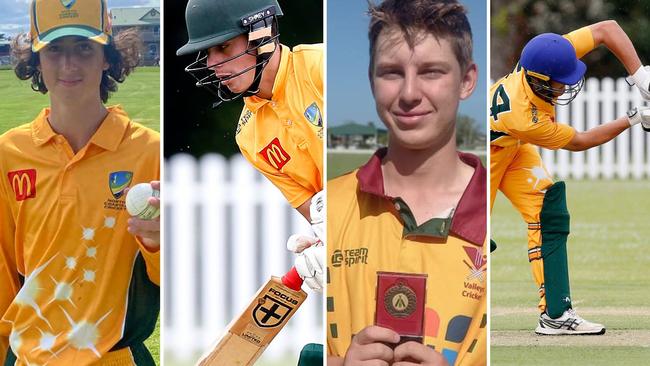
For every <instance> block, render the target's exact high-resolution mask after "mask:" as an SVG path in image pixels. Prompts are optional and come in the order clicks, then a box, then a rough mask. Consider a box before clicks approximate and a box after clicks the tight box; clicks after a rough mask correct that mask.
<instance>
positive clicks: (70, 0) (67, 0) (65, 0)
mask: <svg viewBox="0 0 650 366" xmlns="http://www.w3.org/2000/svg"><path fill="white" fill-rule="evenodd" d="M76 2H77V0H61V5H63V6H65V7H66V9H70V8H71V7H72V5H74V3H76Z"/></svg>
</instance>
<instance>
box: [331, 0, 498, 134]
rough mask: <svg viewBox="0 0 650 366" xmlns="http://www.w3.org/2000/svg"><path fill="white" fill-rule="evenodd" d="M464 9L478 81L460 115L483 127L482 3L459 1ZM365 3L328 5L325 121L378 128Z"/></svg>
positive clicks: (352, 1) (337, 0) (484, 43)
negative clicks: (468, 117)
mask: <svg viewBox="0 0 650 366" xmlns="http://www.w3.org/2000/svg"><path fill="white" fill-rule="evenodd" d="M461 2H462V3H463V4H464V5H465V6H466V7H467V9H468V18H469V21H470V24H471V26H472V33H473V36H474V56H473V57H474V62H476V64H477V65H478V69H479V81H478V85H477V87H476V90H475V91H474V94H473V95H472V96H471V97H470V98H469V99H468V100H466V101H463V102H461V104H460V113H462V114H466V115H469V116H471V117H472V118H474V120H475V121H477V122H478V123H481V124H482V125H485V124H486V122H485V121H486V116H487V112H486V100H487V99H486V94H487V91H486V88H487V85H486V76H487V74H488V70H487V61H486V58H487V56H486V53H487V16H486V11H487V10H486V2H485V1H484V0H461ZM366 10H367V1H366V0H348V1H342V0H329V1H328V3H327V18H328V21H327V103H328V105H327V121H328V123H329V124H330V125H337V124H340V123H342V122H345V121H347V120H353V121H356V122H360V123H366V122H368V121H374V122H375V124H376V125H381V122H380V121H379V119H378V118H377V114H376V112H375V104H374V101H373V99H372V94H371V93H370V84H369V82H368V77H367V72H368V71H367V70H368V39H367V29H368V17H367V16H366V15H365V11H366Z"/></svg>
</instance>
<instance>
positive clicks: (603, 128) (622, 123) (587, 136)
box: [563, 107, 650, 151]
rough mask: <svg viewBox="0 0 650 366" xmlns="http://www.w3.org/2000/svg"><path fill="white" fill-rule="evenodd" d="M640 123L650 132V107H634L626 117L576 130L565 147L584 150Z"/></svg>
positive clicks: (566, 148)
mask: <svg viewBox="0 0 650 366" xmlns="http://www.w3.org/2000/svg"><path fill="white" fill-rule="evenodd" d="M639 123H640V124H641V126H642V127H643V129H644V130H645V131H646V132H650V107H637V108H634V109H632V110H630V111H629V112H628V113H627V116H626V117H621V118H619V119H615V120H613V121H611V122H607V123H604V124H602V125H599V126H596V127H594V128H592V129H590V130H587V131H585V132H576V134H575V135H574V136H573V138H572V139H571V140H570V141H569V143H568V144H567V145H566V146H564V147H563V149H565V150H570V151H583V150H587V149H590V148H592V147H594V146H599V145H602V144H604V143H606V142H608V141H610V140H612V139H613V138H614V137H616V136H618V135H620V134H621V133H622V132H623V131H625V130H627V129H628V128H630V127H631V126H634V125H636V124H639Z"/></svg>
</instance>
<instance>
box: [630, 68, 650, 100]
mask: <svg viewBox="0 0 650 366" xmlns="http://www.w3.org/2000/svg"><path fill="white" fill-rule="evenodd" d="M626 80H627V82H628V83H630V84H632V85H636V87H637V88H638V89H639V92H640V93H641V96H642V97H643V99H645V100H647V101H650V66H641V67H639V69H638V70H636V72H635V73H634V74H632V75H630V76H629V77H627V79H626Z"/></svg>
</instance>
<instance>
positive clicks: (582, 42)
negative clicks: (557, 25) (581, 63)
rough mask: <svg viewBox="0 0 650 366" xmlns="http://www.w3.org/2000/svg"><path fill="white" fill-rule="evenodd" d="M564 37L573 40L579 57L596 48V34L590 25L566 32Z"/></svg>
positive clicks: (572, 42)
mask: <svg viewBox="0 0 650 366" xmlns="http://www.w3.org/2000/svg"><path fill="white" fill-rule="evenodd" d="M564 38H566V39H568V40H569V42H571V44H572V45H573V48H575V50H576V56H578V58H582V57H583V56H584V55H586V54H588V53H589V52H591V50H593V49H594V48H595V45H594V35H593V34H592V33H591V28H589V27H582V28H580V29H576V30H574V31H573V32H571V33H569V34H565V35H564Z"/></svg>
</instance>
